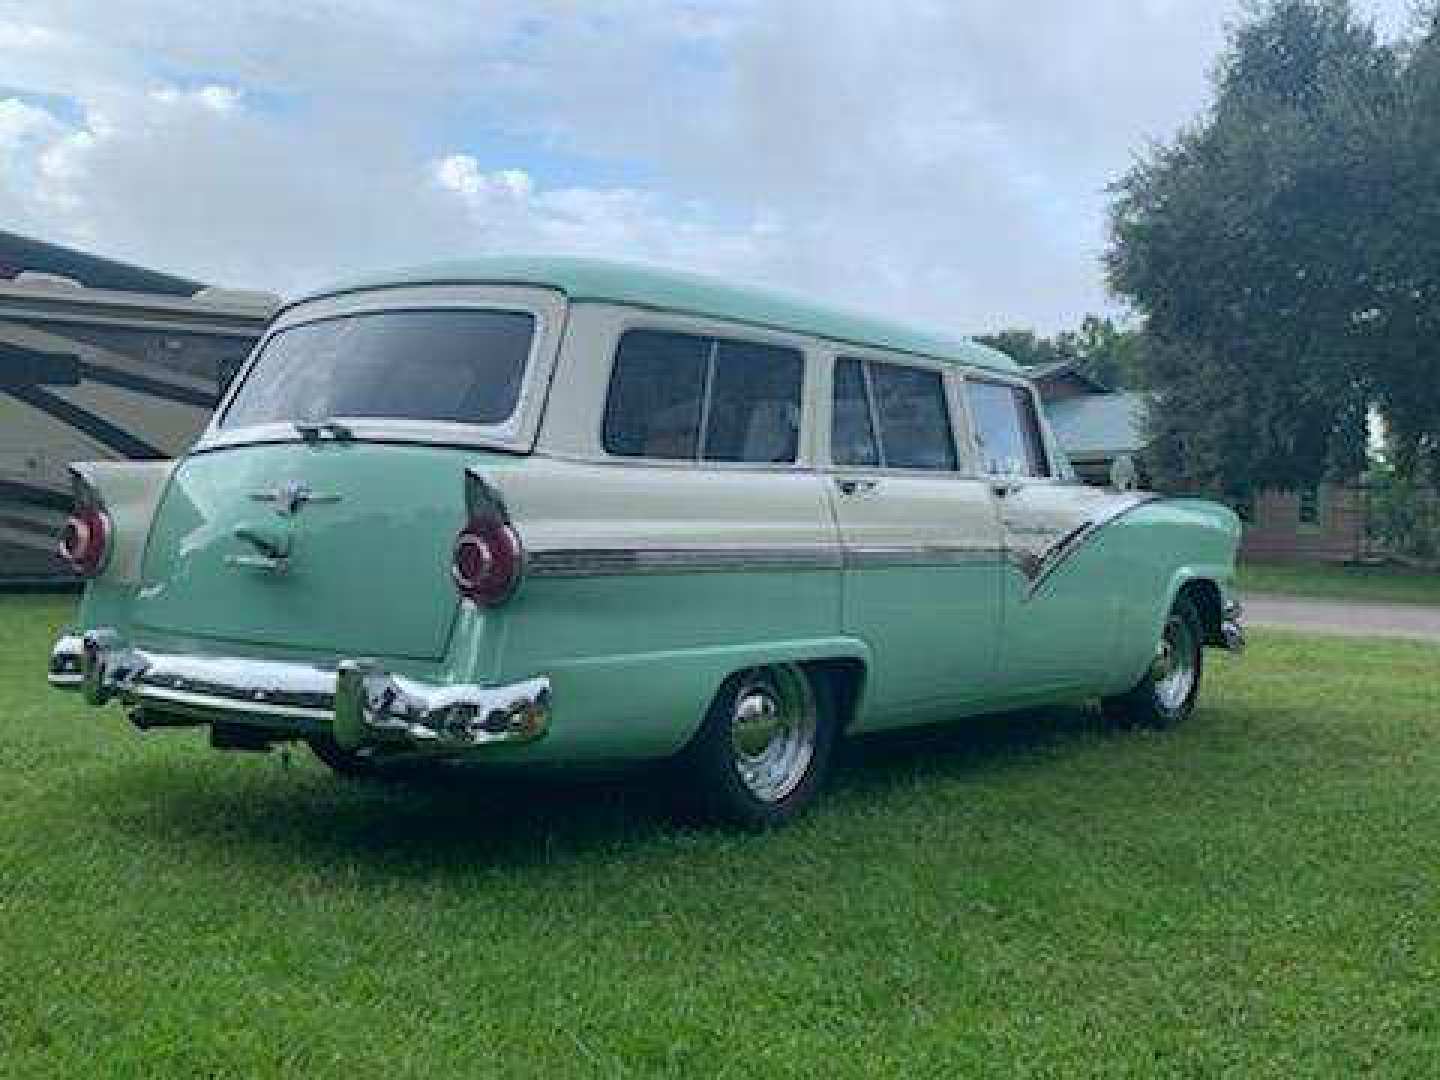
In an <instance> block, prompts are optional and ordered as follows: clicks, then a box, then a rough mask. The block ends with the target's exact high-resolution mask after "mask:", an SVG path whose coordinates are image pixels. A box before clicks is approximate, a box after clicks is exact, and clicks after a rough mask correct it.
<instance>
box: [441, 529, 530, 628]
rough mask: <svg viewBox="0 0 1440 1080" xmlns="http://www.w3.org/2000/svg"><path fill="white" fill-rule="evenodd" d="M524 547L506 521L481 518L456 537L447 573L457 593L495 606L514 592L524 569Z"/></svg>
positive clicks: (477, 601)
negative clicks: (453, 581) (452, 579)
mask: <svg viewBox="0 0 1440 1080" xmlns="http://www.w3.org/2000/svg"><path fill="white" fill-rule="evenodd" d="M524 563H525V551H524V548H522V547H521V546H520V537H519V536H517V535H516V534H515V530H514V529H513V528H511V527H510V525H509V524H507V523H505V522H502V521H497V520H494V519H493V518H482V519H478V520H475V521H471V522H470V524H468V525H466V526H465V528H463V529H461V530H460V535H459V536H457V537H455V550H454V557H453V559H452V561H451V565H450V575H451V576H452V577H453V578H454V579H455V587H456V588H457V589H459V590H460V595H461V596H463V597H465V598H466V599H467V600H474V601H475V602H476V603H477V604H484V605H485V606H486V607H494V606H495V605H497V604H503V603H504V602H505V601H506V600H508V599H510V597H511V596H512V595H514V593H515V590H516V588H517V587H518V586H519V585H520V576H521V573H522V571H523V570H524Z"/></svg>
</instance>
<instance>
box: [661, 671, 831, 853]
mask: <svg viewBox="0 0 1440 1080" xmlns="http://www.w3.org/2000/svg"><path fill="white" fill-rule="evenodd" d="M833 702H834V696H833V694H832V693H831V692H830V686H829V684H828V682H826V681H825V680H824V679H823V678H812V677H811V676H810V675H808V674H807V673H806V672H805V670H804V669H803V668H800V667H799V666H797V665H795V664H777V665H774V666H771V667H759V668H749V669H747V670H745V671H740V672H737V673H736V674H734V675H732V676H730V678H728V679H726V680H725V684H724V685H723V686H721V688H720V691H719V693H718V694H716V695H715V700H714V701H713V702H712V703H711V705H710V709H709V711H708V712H707V713H706V715H705V720H704V723H703V724H702V725H701V727H700V730H699V732H697V733H696V735H695V738H694V739H693V740H691V743H690V745H689V746H688V747H687V748H686V749H685V751H684V752H683V753H682V754H681V757H680V760H679V766H680V770H679V771H680V781H681V783H682V784H683V785H684V787H683V789H682V790H683V794H684V796H685V798H686V801H687V802H688V803H689V804H690V805H691V807H692V808H694V809H698V810H700V811H701V813H702V814H703V815H704V816H705V817H708V818H711V819H717V820H720V821H724V822H727V823H729V824H732V825H739V826H741V827H742V828H747V829H754V830H760V829H767V828H772V827H774V826H777V825H782V824H784V823H785V822H787V821H789V820H790V819H791V818H793V817H795V816H796V815H797V814H799V813H800V812H801V811H802V810H804V809H805V807H806V806H808V805H809V804H810V803H811V802H812V801H813V800H814V798H815V794H816V792H817V791H818V790H819V787H820V784H821V781H822V780H823V778H824V775H825V772H826V770H827V768H828V766H829V763H830V753H831V750H832V749H833V748H834V744H835V730H836V718H835V709H834V705H833Z"/></svg>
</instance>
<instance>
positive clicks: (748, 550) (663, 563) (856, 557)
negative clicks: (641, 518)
mask: <svg viewBox="0 0 1440 1080" xmlns="http://www.w3.org/2000/svg"><path fill="white" fill-rule="evenodd" d="M1003 557H1004V551H1003V550H1002V549H1001V548H996V547H964V546H949V545H934V544H932V545H923V544H922V545H901V544H896V545H886V544H881V545H860V546H856V547H842V546H841V545H839V544H793V545H775V546H765V545H754V546H751V545H736V546H732V547H698V546H697V547H636V548H551V549H549V550H540V551H536V550H530V551H528V552H527V553H526V572H527V574H529V575H530V576H532V577H537V578H583V577H615V576H620V575H632V574H633V575H641V574H728V573H744V572H747V571H806V570H831V571H834V570H861V569H864V570H871V569H878V568H882V567H890V566H968V565H973V564H976V563H987V562H999V561H1000V560H1001V559H1002V558H1003Z"/></svg>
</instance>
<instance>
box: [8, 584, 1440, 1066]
mask: <svg viewBox="0 0 1440 1080" xmlns="http://www.w3.org/2000/svg"><path fill="white" fill-rule="evenodd" d="M67 608H68V601H56V600H52V599H44V598H14V599H9V600H0V641H3V642H4V643H5V648H4V650H3V654H0V1075H3V1076H7V1077H8V1076H15V1077H27V1078H29V1077H45V1076H67V1077H68V1076H81V1075H83V1076H136V1077H138V1076H157V1075H163V1076H201V1075H203V1076H207V1077H208V1076H214V1077H221V1076H227V1077H228V1076H235V1077H265V1076H277V1077H278V1076H287V1077H293V1076H306V1077H319V1076H342V1077H346V1078H348V1080H358V1078H364V1077H372V1076H373V1077H386V1078H399V1077H424V1078H427V1080H433V1078H437V1077H448V1076H484V1077H509V1076H514V1077H541V1076H570V1075H576V1076H606V1077H612V1076H613V1077H624V1076H675V1077H701V1076H703V1077H719V1076H728V1077H742V1076H745V1077H749V1076H763V1077H789V1076H817V1077H826V1078H831V1077H869V1076H877V1075H893V1076H904V1077H955V1076H1007V1077H1009V1076H1022V1077H1025V1076H1035V1077H1038V1076H1096V1077H1099V1076H1104V1077H1116V1076H1135V1077H1154V1076H1207V1077H1208V1076H1222V1075H1224V1076H1237V1077H1239V1076H1243V1077H1259V1076H1274V1077H1286V1078H1291V1077H1302V1076H1306V1077H1309V1076H1313V1077H1337V1076H1356V1075H1360V1074H1367V1075H1385V1076H1433V1075H1434V1070H1435V1067H1436V1061H1437V1052H1440V993H1437V989H1436V988H1437V986H1440V798H1437V791H1440V738H1437V737H1436V736H1437V727H1440V679H1437V666H1440V665H1437V661H1440V650H1437V649H1436V648H1434V647H1430V646H1425V645H1418V644H1407V643H1389V642H1387V643H1379V642H1363V641H1352V640H1345V639H1334V638H1327V639H1314V638H1305V637H1299V636H1287V635H1282V634H1278V633H1256V634H1255V643H1254V645H1253V647H1252V649H1251V652H1250V654H1249V655H1248V656H1247V657H1246V658H1245V659H1243V660H1241V661H1238V662H1235V661H1230V660H1228V659H1224V658H1212V660H1211V667H1210V681H1209V684H1208V689H1207V692H1206V695H1205V698H1204V703H1203V706H1202V709H1201V711H1200V712H1199V713H1198V714H1197V716H1196V717H1195V718H1194V719H1193V721H1192V722H1191V723H1190V724H1189V725H1187V726H1186V727H1184V728H1183V729H1181V730H1180V731H1178V732H1176V733H1174V734H1170V735H1148V734H1133V733H1117V732H1111V731H1106V730H1104V729H1103V728H1102V727H1101V725H1100V724H1099V722H1098V720H1097V719H1096V717H1095V715H1094V714H1093V713H1092V712H1090V711H1088V710H1084V709H1080V708H1074V709H1060V710H1055V711H1052V712H1048V713H1046V714H1044V715H1040V716H1029V717H1024V718H1018V719H1017V718H1010V719H1008V720H1006V721H1004V722H995V721H986V722H982V723H975V724H970V725H966V726H965V727H964V729H963V730H957V731H954V732H951V733H949V734H947V735H944V736H936V737H931V738H928V739H915V740H907V741H906V742H904V743H895V742H891V743H886V744H882V745H875V746H872V747H869V748H868V752H867V753H866V754H865V755H864V757H863V759H862V758H859V757H857V756H854V755H852V756H851V758H850V760H848V761H847V763H846V764H845V765H844V766H843V768H842V769H841V771H840V773H839V775H838V776H837V778H836V781H835V783H834V784H833V785H832V789H831V791H830V792H829V793H828V796H827V798H826V800H825V802H824V803H823V805H822V807H821V808H820V809H819V811H818V812H816V813H814V814H812V815H810V816H809V817H807V818H806V819H804V820H803V821H802V822H801V823H799V824H798V825H797V826H796V827H794V828H791V829H790V830H788V831H785V832H781V833H777V834H774V835H769V836H758V837H757V836H737V835H728V834H723V833H697V832H687V831H683V830H680V829H678V828H676V827H675V826H673V825H672V824H670V823H669V822H668V821H667V820H666V818H665V817H664V816H663V814H662V813H661V810H660V807H659V805H658V804H657V803H656V802H655V801H654V800H653V799H651V798H649V797H647V796H646V795H645V793H644V791H643V790H642V789H639V788H636V787H633V786H632V787H631V788H628V789H627V788H623V787H618V786H614V785H609V786H591V787H588V788H585V789H582V790H580V791H578V792H577V791H574V790H569V791H567V790H564V789H557V788H555V787H553V786H546V787H541V786H538V785H527V786H523V787H516V786H515V785H513V784H507V785H505V786H503V787H501V788H499V789H498V790H489V791H474V790H467V789H465V788H461V787H456V786H450V787H439V788H430V789H423V790H417V789H413V788H412V789H399V788H388V787H385V786H372V785H364V784H356V783H353V782H343V781H337V780H334V779H332V778H331V777H330V776H328V775H327V774H326V773H324V772H322V771H321V770H320V769H319V768H318V767H316V766H314V765H312V764H311V763H310V762H309V761H308V759H303V758H301V757H299V756H297V759H296V762H295V764H294V766H293V767H291V768H289V769H288V770H287V769H285V768H282V766H281V764H280V761H279V758H278V756H273V757H268V758H267V757H259V756H251V755H236V756H227V755H222V754H219V753H215V752H212V751H210V750H209V749H208V748H207V747H206V746H205V745H204V744H203V741H202V739H201V737H200V736H199V735H196V734H193V733H189V732H183V733H160V732H157V733H154V734H152V735H149V736H141V735H139V734H137V733H135V732H133V731H132V730H130V729H129V728H128V726H127V725H126V724H125V723H124V722H123V720H122V718H121V717H120V715H119V714H118V712H116V711H114V710H111V711H108V712H107V713H105V714H94V713H91V712H89V711H88V710H85V709H83V708H82V707H81V706H80V705H79V704H78V703H76V702H75V701H74V700H72V699H70V698H68V697H63V698H62V697H60V696H59V695H56V694H53V693H51V692H49V691H48V690H47V689H46V688H45V686H44V679H43V674H42V672H43V666H44V664H43V659H44V653H45V650H46V648H47V647H48V644H49V641H50V635H51V632H52V630H53V628H54V627H55V626H57V625H58V624H59V623H60V622H61V621H62V619H63V617H64V615H65V613H66V609H67Z"/></svg>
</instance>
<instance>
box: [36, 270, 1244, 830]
mask: <svg viewBox="0 0 1440 1080" xmlns="http://www.w3.org/2000/svg"><path fill="white" fill-rule="evenodd" d="M73 473H74V478H75V491H76V509H75V514H74V516H73V517H72V518H71V520H70V522H69V524H68V525H67V527H66V532H65V538H64V541H63V546H64V549H65V552H66V555H67V557H68V558H69V560H70V562H71V563H72V565H74V566H75V567H76V569H77V570H78V571H79V572H81V573H82V574H83V575H85V576H86V577H87V578H88V583H87V587H86V589H85V594H84V598H83V600H82V602H81V605H80V612H79V617H78V628H77V629H75V630H74V631H72V632H70V633H67V634H65V635H64V636H63V637H62V638H61V639H60V640H59V641H58V642H57V643H56V645H55V648H54V651H53V653H52V656H51V660H50V681H51V683H52V684H54V685H56V686H59V687H66V688H78V689H79V690H81V691H82V692H83V693H84V695H85V697H86V699H87V700H88V701H90V702H91V703H93V704H95V705H102V704H104V703H106V702H108V701H112V700H114V701H119V702H121V703H122V704H123V705H124V706H125V708H126V709H127V710H128V712H129V715H130V719H131V720H132V721H133V722H134V723H135V724H136V725H137V726H139V727H141V728H145V729H148V728H158V727H188V726H197V725H208V726H209V727H210V729H211V739H212V742H213V743H214V745H216V746H217V747H223V748H232V749H256V750H263V749H268V748H269V747H271V746H272V745H273V744H276V743H283V742H289V741H304V742H307V743H308V744H309V745H310V746H311V747H312V748H314V750H315V752H316V753H317V754H318V755H319V756H320V757H321V758H322V759H324V760H325V761H326V762H327V763H329V764H330V765H332V766H333V767H335V768H336V769H337V770H340V771H342V772H354V771H369V772H379V771H384V770H385V769H386V768H387V767H391V766H396V765H400V764H402V763H409V762H414V761H415V760H417V759H426V758H438V759H450V760H468V761H474V762H503V763H506V764H510V765H516V764H528V763H534V764H540V763H547V764H557V763H564V764H579V765H592V764H601V763H607V764H608V763H616V762H629V761H644V760H659V759H673V762H674V766H675V768H676V769H677V770H681V775H687V776H688V779H687V781H686V782H685V783H684V784H683V785H681V787H682V788H683V789H684V790H686V791H689V792H691V793H693V794H694V796H695V797H696V798H697V799H699V800H700V801H701V802H702V803H703V805H704V806H705V807H706V808H707V809H708V810H710V811H713V812H714V813H716V814H718V815H720V816H721V817H725V818H728V819H730V820H732V821H737V822H739V823H742V824H745V825H751V826H763V825H768V824H774V823H777V822H780V821H783V820H785V819H786V818H788V817H790V816H791V815H793V814H794V813H795V812H796V811H798V810H799V809H800V808H802V807H803V806H805V805H806V804H807V803H808V802H809V801H810V800H811V799H812V798H813V796H814V795H815V792H816V790H817V788H818V786H819V784H820V782H821V780H822V778H823V776H824V774H825V770H826V766H827V763H828V762H829V760H830V758H831V754H832V751H833V749H834V747H835V744H836V741H837V739H839V738H841V737H842V736H844V735H846V734H851V733H859V732H874V731H880V730H884V729H893V728H901V727H905V726H909V725H919V724H929V723H934V722H936V721H943V720H953V719H957V718H960V717H965V716H970V715H974V714H978V713H986V712H995V711H1001V710H1008V709H1013V708H1017V707H1021V706H1031V705H1035V704H1038V703H1043V702H1049V701H1056V700H1061V699H1072V698H1075V697H1083V696H1093V697H1099V698H1101V699H1102V700H1103V701H1104V702H1105V704H1106V706H1107V707H1108V708H1109V709H1111V710H1112V711H1115V712H1118V713H1120V714H1122V715H1124V716H1125V717H1127V718H1129V719H1130V720H1132V721H1134V722H1138V723H1143V724H1151V725H1165V724H1169V723H1172V722H1174V721H1177V720H1179V719H1181V718H1183V717H1184V716H1186V715H1187V714H1188V713H1189V712H1190V711H1191V709H1192V708H1193V707H1194V704H1195V697H1196V693H1197V691H1198V690H1199V686H1200V675H1201V656H1202V652H1201V650H1202V648H1203V647H1205V646H1220V647H1230V648H1238V647H1239V645H1240V642H1241V636H1240V630H1239V627H1238V624H1237V622H1236V615H1237V614H1238V608H1236V607H1235V606H1234V605H1233V604H1232V603H1231V601H1230V583H1231V578H1232V575H1233V572H1234V560H1235V550H1236V544H1237V541H1238V538H1239V531H1240V530H1239V523H1238V521H1237V519H1236V517H1235V515H1234V514H1233V513H1231V512H1230V511H1229V510H1228V509H1225V508H1224V507H1221V506H1218V505H1214V504H1211V503H1206V502H1200V501H1194V500H1185V499H1169V498H1160V497H1157V496H1154V495H1147V494H1140V493H1135V492H1120V491H1107V490H1101V489H1099V488H1094V487H1086V486H1083V485H1081V484H1078V483H1076V482H1075V481H1074V480H1073V478H1072V476H1071V474H1070V471H1069V468H1068V466H1067V464H1066V463H1065V461H1064V459H1063V455H1061V454H1060V453H1059V451H1058V449H1057V447H1056V446H1055V443H1054V441H1053V439H1052V438H1051V436H1050V433H1049V431H1048V429H1047V428H1046V425H1045V422H1044V420H1043V417H1042V414H1041V412H1040V410H1039V408H1038V407H1037V404H1036V398H1035V395H1034V392H1033V389H1032V388H1031V387H1030V385H1029V384H1028V383H1027V382H1026V381H1025V379H1024V378H1023V377H1022V376H1021V375H1020V373H1019V371H1018V369H1017V368H1016V367H1015V365H1014V364H1013V363H1012V362H1011V361H1010V360H1009V359H1008V358H1007V357H1005V356H1004V355H1002V354H1000V353H998V352H995V351H993V350H991V349H987V348H984V347H982V346H980V345H978V344H975V343H972V342H969V341H964V340H952V339H946V338H943V337H938V336H934V335H930V334H926V333H922V332H918V331H916V330H913V329H910V328H907V327H904V326H898V325H893V324H890V323H886V322H881V321H877V320H872V319H867V318H861V317H856V316H853V315H850V314H847V313H844V312H837V311H833V310H830V309H827V308H823V307H819V306H815V305H811V304H807V303H804V302H800V301H797V300H794V299H791V298H787V297H783V296H779V295H774V294H770V293H766V292H760V291H755V290H750V289H743V288H736V287H732V286H729V285H725V284H721V283H718V282H714V281H708V280H704V279H699V278H692V277H688V276H684V275H678V274H670V273H664V272H660V271H656V270H651V269H641V268H637V267H626V266H621V265H614V264H608V263H599V262H591V261H583V260H570V259H489V260H480V261H472V262H458V263H453V264H442V265H436V266H429V267H423V268H419V269H415V270H409V271H403V272H399V273H396V274H393V275H389V276H385V277H375V278H370V279H365V280H358V281H354V282H349V283H345V284H342V285H338V286H336V287H334V288H331V289H327V290H325V291H322V292H320V293H317V294H315V295H312V296H309V297H306V298H304V299H301V300H298V301H296V302H293V303H291V304H289V305H288V306H286V307H285V308H283V309H282V310H281V311H280V313H279V314H278V316H277V317H276V319H275V320H274V322H273V323H272V324H271V325H270V327H269V328H268V329H267V331H266V332H265V334H264V336H263V337H262V338H261V340H260V342H259V344H258V346H257V347H256V349H255V352H254V353H253V355H252V356H251V358H250V360H249V361H248V362H247V364H246V366H245V367H244V368H243V369H242V371H241V372H240V374H239V376H238V378H237V379H236V380H235V382H234V384H233V385H232V387H231V388H230V390H229V391H228V393H227V394H226V395H225V398H224V400H223V401H222V403H221V405H220V407H219V408H218V409H217V411H216V413H215V416H214V418H213V420H212V421H211V423H210V425H209V427H208V428H207V429H206V431H205V432H204V434H203V435H202V436H201V438H200V440H199V442H198V443H197V444H196V445H195V447H194V449H193V450H191V451H190V453H188V454H187V455H186V456H185V457H183V458H181V459H180V460H178V461H161V462H140V463H96V464H77V465H75V466H73Z"/></svg>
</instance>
